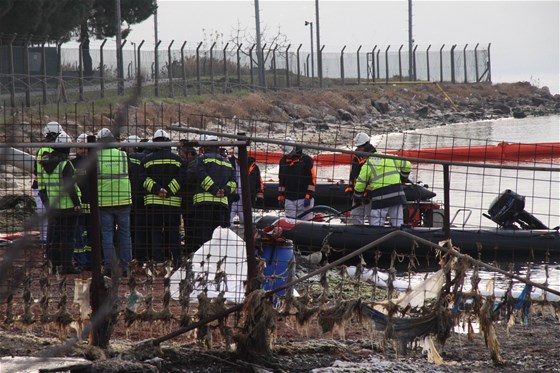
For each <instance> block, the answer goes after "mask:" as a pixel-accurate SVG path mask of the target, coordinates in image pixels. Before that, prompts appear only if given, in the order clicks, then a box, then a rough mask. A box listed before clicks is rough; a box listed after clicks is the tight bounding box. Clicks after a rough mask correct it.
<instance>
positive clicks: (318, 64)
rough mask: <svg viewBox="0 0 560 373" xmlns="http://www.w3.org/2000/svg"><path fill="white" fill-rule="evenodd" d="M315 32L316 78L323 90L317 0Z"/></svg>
mask: <svg viewBox="0 0 560 373" xmlns="http://www.w3.org/2000/svg"><path fill="white" fill-rule="evenodd" d="M315 30H316V32H317V76H318V77H319V87H321V88H323V53H322V52H321V39H320V37H319V0H315Z"/></svg>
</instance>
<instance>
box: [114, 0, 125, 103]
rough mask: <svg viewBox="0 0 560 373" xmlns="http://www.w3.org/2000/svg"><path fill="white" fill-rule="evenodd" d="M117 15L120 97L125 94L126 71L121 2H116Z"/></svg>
mask: <svg viewBox="0 0 560 373" xmlns="http://www.w3.org/2000/svg"><path fill="white" fill-rule="evenodd" d="M115 6H116V12H115V13H116V15H117V19H116V22H117V93H118V94H119V96H122V95H123V94H124V69H123V56H122V45H121V0H116V1H115Z"/></svg>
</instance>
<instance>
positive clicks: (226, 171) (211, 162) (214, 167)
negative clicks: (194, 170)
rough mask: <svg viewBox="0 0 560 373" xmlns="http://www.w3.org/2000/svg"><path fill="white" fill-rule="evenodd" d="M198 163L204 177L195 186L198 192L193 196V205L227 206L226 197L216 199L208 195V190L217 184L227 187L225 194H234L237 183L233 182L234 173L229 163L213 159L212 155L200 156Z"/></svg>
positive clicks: (224, 160)
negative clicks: (214, 204)
mask: <svg viewBox="0 0 560 373" xmlns="http://www.w3.org/2000/svg"><path fill="white" fill-rule="evenodd" d="M199 162H202V164H203V166H204V168H205V169H206V176H205V177H204V179H202V182H200V184H199V185H198V186H197V189H198V192H197V193H195V195H194V196H193V204H195V205H196V204H198V203H218V204H222V205H224V206H226V207H227V206H229V201H228V197H227V195H225V196H224V197H217V196H215V195H214V194H212V193H210V192H209V190H210V188H212V187H213V186H214V185H215V184H217V185H223V187H228V188H229V190H228V191H227V192H229V193H233V192H235V189H236V187H237V183H236V182H235V171H234V170H233V166H232V164H231V162H230V161H229V160H228V159H227V158H223V159H222V158H217V157H216V158H214V155H213V154H209V155H206V154H205V155H203V156H201V158H199ZM200 176H201V175H199V177H200ZM214 187H215V186H214ZM226 194H227V193H226Z"/></svg>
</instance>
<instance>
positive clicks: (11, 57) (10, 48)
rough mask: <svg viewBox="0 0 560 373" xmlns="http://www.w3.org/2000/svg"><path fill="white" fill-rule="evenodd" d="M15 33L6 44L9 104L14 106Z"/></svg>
mask: <svg viewBox="0 0 560 373" xmlns="http://www.w3.org/2000/svg"><path fill="white" fill-rule="evenodd" d="M16 36H17V34H14V35H13V36H12V38H11V39H10V43H9V44H8V67H9V71H10V105H11V107H12V108H15V107H16V74H15V68H14V40H16Z"/></svg>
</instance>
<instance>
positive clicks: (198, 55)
mask: <svg viewBox="0 0 560 373" xmlns="http://www.w3.org/2000/svg"><path fill="white" fill-rule="evenodd" d="M201 46H202V42H200V43H198V47H196V93H197V94H198V95H199V96H200V47H201Z"/></svg>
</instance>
